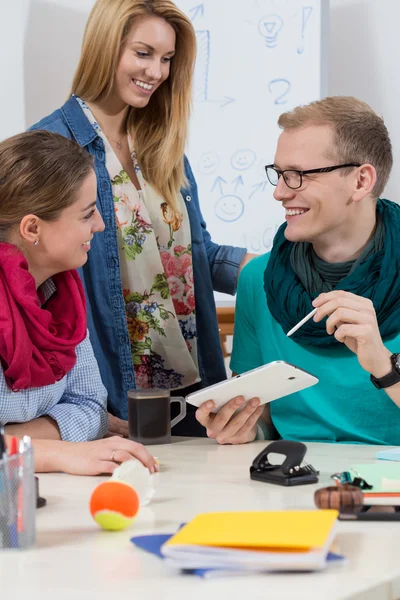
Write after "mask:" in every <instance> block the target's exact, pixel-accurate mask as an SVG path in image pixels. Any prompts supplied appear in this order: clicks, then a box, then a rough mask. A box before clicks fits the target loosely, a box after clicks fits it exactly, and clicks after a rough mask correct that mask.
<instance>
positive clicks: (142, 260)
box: [77, 98, 200, 389]
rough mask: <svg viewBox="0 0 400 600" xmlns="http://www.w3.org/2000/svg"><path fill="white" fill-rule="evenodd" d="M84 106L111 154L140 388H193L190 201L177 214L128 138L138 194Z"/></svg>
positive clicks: (110, 170)
mask: <svg viewBox="0 0 400 600" xmlns="http://www.w3.org/2000/svg"><path fill="white" fill-rule="evenodd" d="M77 100H78V102H79V104H80V106H81V108H82V110H83V112H84V113H85V115H86V117H87V118H88V120H89V121H90V123H91V124H92V125H93V127H94V129H95V130H96V132H97V133H98V135H99V136H100V137H101V138H102V140H103V142H104V146H105V151H106V167H107V170H108V173H109V175H110V179H111V184H112V190H113V197H114V210H115V216H116V222H117V235H118V246H119V259H120V267H121V278H122V286H123V293H124V300H125V310H126V318H127V324H128V332H129V338H130V344H131V349H132V360H133V365H134V369H135V377H136V385H137V387H138V388H168V389H177V388H182V387H186V386H188V385H191V384H193V383H195V382H197V381H199V380H200V377H199V371H198V361H197V334H196V315H195V300H194V284H193V266H192V246H191V235H190V223H189V217H188V214H187V210H186V206H185V204H184V201H183V198H182V196H181V194H178V195H177V203H178V207H179V212H178V213H177V214H176V215H175V214H173V213H172V211H171V210H170V207H169V206H168V205H167V203H166V202H165V201H164V200H163V199H162V198H161V197H160V196H159V195H158V193H157V192H156V191H155V190H154V189H153V188H152V186H150V185H149V184H148V183H147V182H146V181H145V180H144V178H143V175H142V172H141V170H140V166H139V164H138V162H137V159H136V153H135V151H134V148H133V144H132V140H131V139H130V137H129V136H128V140H129V147H130V150H131V156H132V161H133V166H134V169H135V173H136V175H137V178H138V180H139V183H140V187H141V189H140V190H137V189H136V187H135V186H134V184H133V183H132V181H131V179H130V177H129V176H128V174H127V173H126V171H124V169H123V167H122V165H121V163H120V162H119V159H118V157H117V156H116V154H115V152H114V150H113V149H112V147H111V145H110V143H109V142H108V140H107V137H106V136H105V135H104V133H103V132H102V131H101V129H100V126H99V125H98V123H97V122H96V120H95V118H94V116H93V114H92V112H91V111H90V109H89V107H88V106H87V105H86V104H85V102H84V101H83V100H81V99H80V98H77Z"/></svg>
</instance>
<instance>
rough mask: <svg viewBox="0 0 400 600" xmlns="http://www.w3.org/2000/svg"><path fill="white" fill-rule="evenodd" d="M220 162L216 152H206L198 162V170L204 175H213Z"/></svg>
mask: <svg viewBox="0 0 400 600" xmlns="http://www.w3.org/2000/svg"><path fill="white" fill-rule="evenodd" d="M219 163H220V159H219V156H218V154H217V153H216V152H212V151H210V152H204V154H202V155H201V156H200V160H199V162H198V165H197V166H198V170H199V172H200V173H201V174H202V175H212V174H213V173H215V171H216V170H217V169H218V167H219Z"/></svg>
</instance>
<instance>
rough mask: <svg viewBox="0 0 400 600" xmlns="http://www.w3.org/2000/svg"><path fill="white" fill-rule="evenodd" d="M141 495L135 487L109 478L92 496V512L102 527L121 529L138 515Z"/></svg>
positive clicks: (113, 529)
mask: <svg viewBox="0 0 400 600" xmlns="http://www.w3.org/2000/svg"><path fill="white" fill-rule="evenodd" d="M138 510H139V497H138V495H137V493H136V491H135V490H134V488H133V487H132V486H131V485H129V484H128V483H125V482H123V481H118V480H111V479H110V480H109V481H104V482H103V483H100V484H99V485H98V486H97V487H96V488H95V489H94V490H93V493H92V496H91V498H90V512H91V515H92V517H93V519H94V520H95V521H96V523H98V525H100V527H101V528H102V529H107V530H109V531H120V530H122V529H125V528H126V527H128V526H129V525H131V523H132V522H133V520H134V519H135V517H136V514H137V512H138Z"/></svg>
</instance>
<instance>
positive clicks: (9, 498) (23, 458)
mask: <svg viewBox="0 0 400 600" xmlns="http://www.w3.org/2000/svg"><path fill="white" fill-rule="evenodd" d="M35 513H36V485H35V473H34V461H33V449H32V448H28V449H26V450H24V451H23V452H21V453H18V454H14V455H12V456H6V455H5V456H4V457H3V459H1V460H0V549H6V548H29V547H30V546H33V544H34V543H35V534H36V528H35Z"/></svg>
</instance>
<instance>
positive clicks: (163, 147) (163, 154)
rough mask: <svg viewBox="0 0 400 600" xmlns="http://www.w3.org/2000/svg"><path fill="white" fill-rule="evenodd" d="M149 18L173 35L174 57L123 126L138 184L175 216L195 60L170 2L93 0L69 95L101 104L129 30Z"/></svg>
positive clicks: (185, 24)
mask: <svg viewBox="0 0 400 600" xmlns="http://www.w3.org/2000/svg"><path fill="white" fill-rule="evenodd" d="M149 16H156V17H161V18H162V19H165V21H166V22H167V23H169V25H171V27H172V28H173V29H174V31H175V33H176V48H175V56H174V58H173V60H172V64H171V71H170V75H169V77H168V79H167V80H166V81H164V83H163V84H162V85H161V86H160V88H159V89H158V90H157V91H156V92H155V93H154V95H153V96H152V97H151V98H150V101H149V103H148V105H147V106H146V107H145V108H140V109H135V108H133V107H130V108H129V110H128V114H127V123H126V124H127V128H128V130H129V132H131V133H132V134H133V136H134V140H135V151H136V153H137V158H138V161H139V164H140V167H141V169H142V173H143V176H144V178H145V179H146V181H148V183H150V184H151V185H152V186H153V187H154V188H155V189H156V191H157V192H158V193H159V194H160V195H161V196H162V198H163V199H164V200H165V201H166V202H167V203H168V205H169V206H170V207H171V208H172V209H173V210H176V209H177V205H176V197H177V193H178V192H179V190H180V188H181V187H182V185H184V184H185V183H186V179H185V170H184V159H183V157H184V151H185V145H186V140H187V135H188V122H189V116H190V108H191V96H192V79H193V69H194V64H195V60H196V35H195V32H194V29H193V26H192V24H191V22H190V20H189V19H188V18H187V17H186V15H185V14H184V13H182V12H181V11H180V10H179V9H178V8H177V7H176V6H175V4H174V3H173V2H171V1H170V0H97V2H96V3H95V5H94V6H93V9H92V11H91V13H90V15H89V19H88V22H87V24H86V29H85V34H84V38H83V44H82V52H81V57H80V60H79V64H78V67H77V70H76V72H75V76H74V79H73V83H72V90H71V91H72V93H73V94H76V95H77V96H80V97H81V98H82V99H83V100H86V101H87V102H96V101H98V100H104V99H106V98H107V97H108V96H109V94H110V93H111V91H112V89H113V84H114V76H115V72H116V69H117V65H118V61H119V57H120V50H121V46H122V44H123V42H124V40H125V38H126V36H127V35H128V33H129V31H130V28H131V26H132V24H133V23H134V21H135V20H137V19H142V18H143V17H149Z"/></svg>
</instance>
